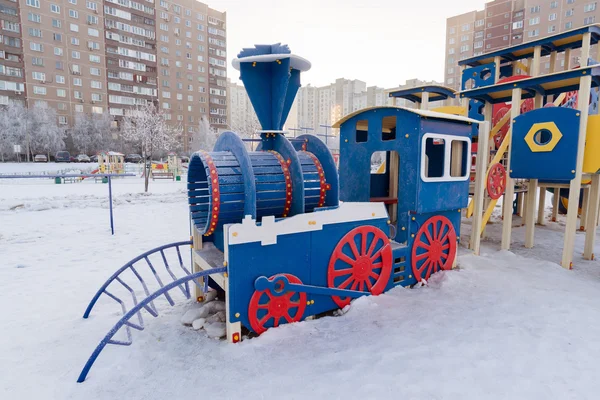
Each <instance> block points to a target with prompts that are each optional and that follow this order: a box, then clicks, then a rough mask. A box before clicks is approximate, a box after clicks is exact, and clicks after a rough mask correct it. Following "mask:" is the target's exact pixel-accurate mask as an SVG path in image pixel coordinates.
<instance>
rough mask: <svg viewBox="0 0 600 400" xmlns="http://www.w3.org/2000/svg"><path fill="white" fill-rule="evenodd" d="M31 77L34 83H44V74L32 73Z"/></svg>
mask: <svg viewBox="0 0 600 400" xmlns="http://www.w3.org/2000/svg"><path fill="white" fill-rule="evenodd" d="M31 77H32V78H33V79H34V80H36V81H45V80H46V74H45V73H43V72H37V71H34V72H32V73H31Z"/></svg>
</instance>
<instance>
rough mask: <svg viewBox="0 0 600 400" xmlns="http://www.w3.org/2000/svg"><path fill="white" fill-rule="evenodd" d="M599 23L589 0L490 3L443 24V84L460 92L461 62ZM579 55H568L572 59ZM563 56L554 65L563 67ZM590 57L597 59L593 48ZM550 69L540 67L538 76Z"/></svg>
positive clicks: (500, 0) (599, 16)
mask: <svg viewBox="0 0 600 400" xmlns="http://www.w3.org/2000/svg"><path fill="white" fill-rule="evenodd" d="M597 21H598V22H600V8H598V2H597V1H591V0H494V1H490V2H488V3H485V5H484V9H483V10H481V11H470V12H468V13H464V14H461V15H456V16H453V17H450V18H448V19H447V20H446V50H445V66H444V81H445V84H446V86H449V87H452V88H454V89H456V90H459V89H460V81H461V75H460V68H459V67H458V62H459V61H460V60H463V59H465V58H469V57H473V56H477V55H480V54H484V53H488V52H491V51H494V50H498V49H502V48H505V47H509V46H514V45H518V44H521V43H525V42H528V41H532V40H537V39H540V38H543V37H546V36H550V35H554V34H557V33H560V32H565V31H568V30H571V29H575V28H579V27H581V26H584V25H589V24H594V23H596V22H597ZM578 55H579V54H578V52H577V51H574V52H572V53H571V56H572V57H573V58H575V57H577V56H578ZM562 57H563V54H559V56H558V63H560V65H561V66H564V60H563V59H562ZM592 57H597V50H596V46H593V47H592ZM549 68H550V63H549V61H547V62H545V63H543V64H542V73H547V72H548V71H549Z"/></svg>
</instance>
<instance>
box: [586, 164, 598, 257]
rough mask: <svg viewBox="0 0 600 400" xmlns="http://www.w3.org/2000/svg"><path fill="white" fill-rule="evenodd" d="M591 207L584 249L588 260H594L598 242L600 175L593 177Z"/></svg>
mask: <svg viewBox="0 0 600 400" xmlns="http://www.w3.org/2000/svg"><path fill="white" fill-rule="evenodd" d="M589 198H590V205H589V210H588V218H587V222H586V223H585V227H586V231H585V245H584V248H583V258H585V259H586V260H593V259H594V242H595V240H596V228H597V226H598V216H599V214H600V213H599V212H598V208H600V175H592V187H591V189H590V197H589Z"/></svg>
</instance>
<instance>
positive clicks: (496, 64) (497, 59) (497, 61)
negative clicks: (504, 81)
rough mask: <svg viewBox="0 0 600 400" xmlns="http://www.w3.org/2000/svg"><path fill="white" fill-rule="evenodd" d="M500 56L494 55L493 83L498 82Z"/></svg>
mask: <svg viewBox="0 0 600 400" xmlns="http://www.w3.org/2000/svg"><path fill="white" fill-rule="evenodd" d="M501 62H502V61H501V60H500V56H496V57H494V65H495V66H496V73H495V74H494V84H496V83H498V81H499V80H500V64H501Z"/></svg>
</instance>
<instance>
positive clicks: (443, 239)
mask: <svg viewBox="0 0 600 400" xmlns="http://www.w3.org/2000/svg"><path fill="white" fill-rule="evenodd" d="M449 234H450V229H448V232H446V234H445V235H444V237H443V238H441V239H440V243H444V242H445V241H446V240H447V239H448V235H449ZM446 246H448V245H446Z"/></svg>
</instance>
